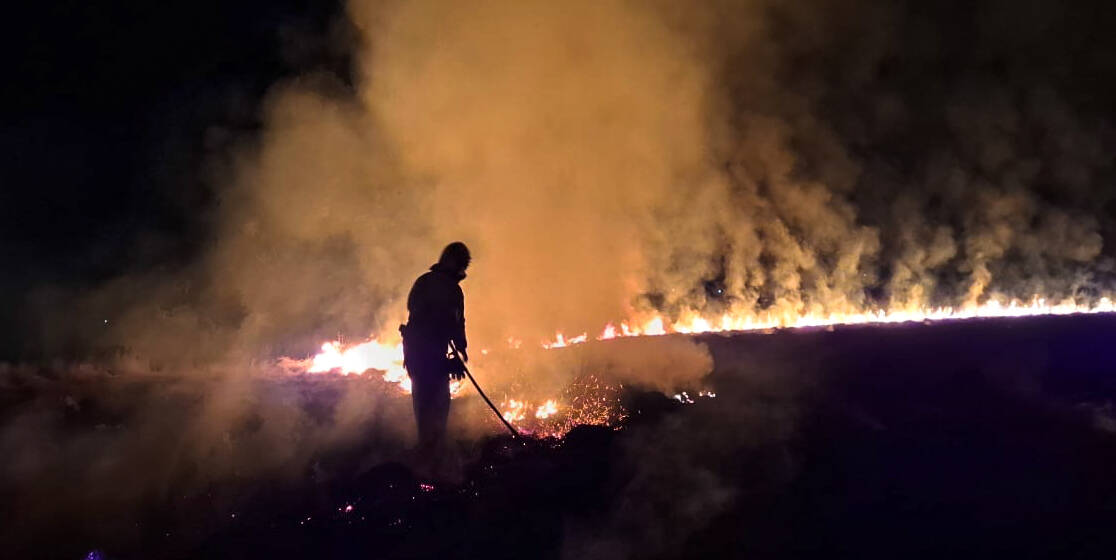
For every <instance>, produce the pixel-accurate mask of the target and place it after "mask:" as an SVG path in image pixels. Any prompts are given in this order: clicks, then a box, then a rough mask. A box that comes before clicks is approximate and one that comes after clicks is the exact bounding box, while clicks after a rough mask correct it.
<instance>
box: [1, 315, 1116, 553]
mask: <svg viewBox="0 0 1116 560" xmlns="http://www.w3.org/2000/svg"><path fill="white" fill-rule="evenodd" d="M701 338H702V340H704V341H706V342H707V343H708V345H709V348H710V350H711V352H712V354H713V356H714V358H715V361H716V363H717V367H716V371H715V373H714V374H713V376H712V379H711V380H710V382H711V385H712V386H713V387H715V389H716V391H717V397H716V398H714V399H702V398H698V399H695V400H696V402H695V403H694V404H690V405H683V404H680V403H678V402H676V401H674V400H672V399H668V398H666V397H664V396H662V395H660V394H658V393H652V392H640V391H637V390H629V391H628V392H627V393H626V394H625V402H626V405H627V408H628V409H629V411H630V412H631V413H632V414H631V416H630V418H629V419H628V421H627V423H626V425H625V426H623V427H622V429H619V430H613V429H610V428H603V427H582V428H578V429H575V430H574V431H573V432H571V433H570V434H569V435H568V436H567V437H566V438H565V439H564V440H562V441H555V440H550V441H526V442H517V441H513V440H511V439H509V438H506V437H500V438H494V439H490V440H488V441H485V442H482V443H481V444H480V445H481V448H480V449H476V450H474V451H473V454H472V456H474V457H479V459H477V460H475V461H474V462H472V463H471V464H469V465H468V466H467V467H466V469H465V477H464V481H463V482H461V483H460V484H452V483H447V484H441V483H439V484H436V485H435V486H434V487H433V488H432V489H424V488H421V487H420V486H419V482H418V481H417V480H416V478H415V476H414V475H413V474H412V472H411V471H410V470H409V469H408V468H406V467H404V466H403V465H401V464H398V463H389V464H380V465H378V466H374V467H372V468H371V469H370V470H364V471H363V472H361V470H362V469H361V468H359V467H358V466H357V463H358V462H359V460H358V459H357V458H358V457H360V456H361V450H359V449H353V450H349V451H346V452H345V453H343V454H340V455H335V456H330V457H322V458H321V459H320V461H318V463H317V464H316V466H315V470H316V471H323V470H324V471H328V472H330V473H332V475H331V476H329V477H325V481H323V482H315V480H322V477H321V476H320V472H318V473H314V472H308V473H307V474H306V476H305V477H304V478H303V479H301V480H300V481H296V482H290V481H287V482H274V483H266V482H258V481H256V482H251V483H249V482H247V481H243V482H240V483H229V484H227V485H225V486H222V487H220V488H218V487H214V488H213V489H212V491H211V492H210V496H212V495H214V494H221V495H230V494H240V495H244V496H252V498H251V499H250V500H247V501H245V500H241V501H240V502H239V504H238V506H237V508H236V511H227V510H226V509H224V506H221V507H218V506H215V505H214V504H216V503H218V500H207V499H206V498H205V496H204V495H202V496H198V497H195V498H191V499H190V500H179V501H171V502H170V503H163V504H161V505H156V506H152V507H151V509H150V511H146V512H143V513H142V514H140V516H139V517H140V518H141V519H143V524H142V526H140V524H138V523H137V527H139V528H138V529H137V532H138V534H139V535H140V537H139V538H137V539H131V540H129V541H127V542H120V541H121V539H112V538H106V537H105V536H104V535H97V534H95V533H93V532H90V531H87V530H84V529H83V528H82V527H80V526H75V527H69V526H67V527H57V528H55V530H54V532H53V533H54V534H49V535H47V534H44V535H36V538H35V539H34V545H33V547H32V548H31V549H30V550H11V549H9V552H13V553H15V554H14V555H9V554H4V556H5V557H10V558H16V557H20V558H22V557H61V558H75V559H76V558H81V557H84V556H85V555H86V554H87V553H89V552H90V551H92V550H97V551H98V553H100V554H103V557H104V558H158V557H168V558H265V557H266V558H362V557H368V558H383V557H393V558H394V557H399V558H511V557H515V558H531V559H545V558H558V557H562V556H567V557H586V556H596V557H602V558H617V557H622V556H625V555H627V556H639V557H679V558H682V557H687V558H710V557H749V558H812V557H818V558H833V557H854V558H896V557H901V558H906V557H1011V558H1035V557H1057V558H1111V557H1112V555H1113V551H1114V550H1116V531H1114V530H1113V529H1114V527H1116V476H1114V473H1116V410H1114V408H1113V402H1114V401H1116V351H1113V349H1112V346H1111V344H1112V341H1113V340H1116V317H1111V316H1091V317H1063V318H1038V319H1012V320H983V321H973V322H965V323H954V324H936V325H928V326H923V325H895V326H884V327H867V326H865V327H842V328H837V329H836V330H834V331H826V330H813V331H797V332H791V331H784V332H777V333H774V334H768V335H764V334H743V335H734V336H718V335H709V336H703V337H701ZM222 503H229V502H228V501H225V502H222ZM350 504H351V505H353V510H352V511H351V512H347V513H346V512H345V511H343V509H342V508H343V507H344V506H345V505H350ZM89 515H90V516H96V515H97V512H96V511H90V512H89ZM114 541H115V542H114Z"/></svg>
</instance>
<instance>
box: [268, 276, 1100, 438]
mask: <svg viewBox="0 0 1116 560" xmlns="http://www.w3.org/2000/svg"><path fill="white" fill-rule="evenodd" d="M1112 312H1116V304H1113V302H1112V301H1111V300H1110V299H1109V298H1101V299H1100V300H1098V301H1097V303H1096V304H1093V305H1083V304H1078V303H1075V302H1074V301H1072V300H1066V301H1062V302H1058V303H1048V302H1047V301H1046V299H1044V298H1042V297H1035V298H1032V299H1031V300H1030V301H1029V302H1024V301H1021V300H1011V301H1008V302H1006V303H1005V302H1002V301H998V300H990V301H988V302H986V303H984V304H981V305H968V306H963V307H960V308H953V307H939V308H916V309H895V310H890V309H889V310H883V309H878V310H867V311H850V312H843V313H827V314H822V313H807V314H789V313H766V314H765V313H725V314H722V315H721V316H719V317H708V316H704V315H701V314H699V313H697V312H691V313H686V314H683V315H682V316H681V317H679V318H678V319H677V320H674V321H671V320H668V319H667V318H665V317H663V316H662V315H658V314H654V315H650V316H647V317H646V318H644V319H643V320H628V321H622V322H620V323H619V326H618V327H617V326H616V325H614V324H612V323H609V324H607V325H605V327H604V329H603V330H602V331H601V334H600V335H599V336H597V337H595V338H596V340H610V339H613V338H620V337H633V336H658V335H664V334H669V333H680V334H700V333H711V332H747V331H767V330H770V329H775V328H791V329H794V328H803V327H828V326H836V325H861V324H885V323H904V322H929V321H952V320H964V319H977V318H996V317H1025V316H1039V315H1072V314H1092V313H1112ZM588 340H589V335H588V333H581V334H579V335H577V336H573V337H567V336H566V335H564V334H563V333H561V332H558V333H556V334H555V337H554V339H553V340H552V341H546V342H542V343H541V346H542V347H543V348H547V349H552V348H563V347H566V346H571V345H574V344H581V343H584V342H587V341H588ZM522 344H523V342H522V341H521V340H519V339H517V338H514V337H509V338H508V339H507V346H508V347H509V348H513V349H518V348H520V347H521V346H522ZM482 354H487V351H482ZM281 362H282V363H283V365H284V366H286V367H288V368H290V369H295V370H299V371H305V372H307V373H325V372H337V373H339V374H341V375H349V374H357V375H359V374H363V373H365V372H367V371H368V370H377V371H382V372H383V378H384V380H386V381H389V382H392V383H398V384H399V388H400V389H401V390H402V391H403V392H404V393H410V392H411V379H410V378H409V377H408V376H407V372H406V370H405V369H404V368H403V345H402V342H401V341H399V340H391V341H381V340H379V339H377V338H376V337H371V338H369V339H368V340H367V341H365V342H362V343H359V344H355V345H352V346H348V347H345V346H343V345H342V344H341V343H340V342H337V341H335V342H326V343H324V344H322V351H321V352H319V353H318V354H316V355H315V356H313V357H312V358H310V359H308V360H302V361H299V360H291V359H288V358H284V359H283V360H281ZM464 385H465V384H464V383H462V382H460V381H453V382H451V384H450V392H451V394H452V395H454V396H457V395H458V394H459V393H460V392H461V390H462V389H463V388H464ZM699 396H702V397H714V396H715V395H714V394H713V393H707V392H704V391H703V392H702V393H699ZM675 398H678V399H680V400H681V399H685V400H690V399H689V397H688V396H686V394H685V393H681V394H680V395H677V396H676V397H675ZM691 402H692V401H691ZM602 406H603V407H604V408H603V409H602V408H601V407H602ZM532 408H533V407H532V405H531V404H530V403H529V402H528V401H527V400H524V399H522V398H518V399H509V400H507V401H506V402H504V403H503V416H504V418H505V419H506V420H508V421H509V422H511V423H513V424H515V423H522V422H528V421H554V422H558V424H556V426H555V427H551V428H550V429H545V430H543V431H542V433H545V434H546V435H556V436H561V435H563V434H564V433H565V432H566V431H568V430H569V428H571V427H572V426H573V425H575V424H576V423H601V422H602V421H603V420H602V419H608V418H612V417H614V416H615V414H614V410H613V409H614V408H615V403H612V402H609V403H605V404H603V405H602V404H601V403H594V405H593V410H592V411H589V412H586V411H580V410H575V408H576V407H575V408H570V407H569V406H566V405H563V404H560V401H559V400H558V399H548V400H546V401H545V402H543V403H542V404H541V405H538V406H537V407H534V410H535V413H534V415H533V418H534V420H531V419H530V418H529V416H531V415H530V414H529V411H530V410H531V409H532ZM587 410H588V409H587ZM559 416H567V418H566V419H564V420H559V419H558V418H557V417H559Z"/></svg>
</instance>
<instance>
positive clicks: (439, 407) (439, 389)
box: [430, 378, 450, 450]
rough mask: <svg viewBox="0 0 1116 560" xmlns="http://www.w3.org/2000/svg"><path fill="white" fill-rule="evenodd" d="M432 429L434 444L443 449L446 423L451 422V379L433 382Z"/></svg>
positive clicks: (431, 401) (431, 391)
mask: <svg viewBox="0 0 1116 560" xmlns="http://www.w3.org/2000/svg"><path fill="white" fill-rule="evenodd" d="M430 393H431V395H430V424H431V425H430V431H431V438H432V442H433V445H435V448H436V449H439V450H440V449H442V447H444V446H445V442H446V424H447V423H448V422H449V408H450V394H449V379H448V378H444V379H442V380H441V381H439V382H435V383H432V386H431V387H430Z"/></svg>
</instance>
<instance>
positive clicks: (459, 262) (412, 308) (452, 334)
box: [399, 241, 470, 463]
mask: <svg viewBox="0 0 1116 560" xmlns="http://www.w3.org/2000/svg"><path fill="white" fill-rule="evenodd" d="M469 261H470V256H469V249H468V248H467V247H465V244H464V243H461V242H460V241H456V242H453V243H450V244H449V245H446V248H445V249H443V250H442V257H441V258H439V259H438V262H437V264H435V265H434V266H431V267H430V271H429V272H427V273H425V274H423V275H422V276H419V277H418V280H415V285H414V286H413V287H412V288H411V293H410V295H409V296H407V311H408V312H409V313H410V318H409V319H408V320H407V324H406V325H402V326H400V327H399V330H400V332H402V333H403V365H404V367H405V368H407V373H408V374H409V375H410V377H411V398H412V402H413V404H414V409H415V421H416V423H417V424H418V439H419V452H420V453H421V454H422V455H423V458H424V459H426V460H428V461H431V462H432V463H436V462H437V461H438V460H439V459H440V455H441V451H442V446H443V443H444V440H445V435H446V420H447V419H448V417H449V405H450V394H449V380H450V378H451V377H453V378H454V379H461V378H462V377H464V373H463V372H462V369H461V365H460V363H458V361H457V359H456V358H451V357H450V354H449V352H450V351H449V343H450V341H453V344H454V346H455V347H456V348H457V350H458V353H459V355H460V357H461V360H462V361H468V359H469V355H468V354H466V351H465V348H466V346H468V342H467V341H466V340H465V295H464V294H463V293H462V292H461V286H459V285H458V283H460V282H461V281H462V280H464V279H465V269H466V268H468V267H469Z"/></svg>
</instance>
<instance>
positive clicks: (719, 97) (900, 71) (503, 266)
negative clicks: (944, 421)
mask: <svg viewBox="0 0 1116 560" xmlns="http://www.w3.org/2000/svg"><path fill="white" fill-rule="evenodd" d="M1040 4H1041V3H1040ZM986 8H987V9H986V11H983V12H980V13H979V15H978V16H974V18H972V20H971V21H970V20H966V22H965V24H964V25H959V26H954V27H958V29H956V30H951V31H950V32H951V33H954V34H955V35H958V36H957V37H953V36H949V37H941V36H940V35H941V32H943V31H942V30H943V29H945V28H946V27H948V26H946V24H947V23H949V22H950V21H952V19H951V18H952V17H953V16H951V12H950V11H949V10H948V9H945V8H942V9H940V10H938V9H930V8H926V9H923V10H921V11H920V10H919V9H915V8H904V7H902V6H898V5H891V4H886V3H883V4H881V3H876V2H869V1H862V2H857V3H855V4H854V5H852V6H849V5H845V4H841V5H837V3H833V2H826V1H817V2H810V3H807V4H796V5H795V6H783V5H781V4H778V3H773V2H765V1H761V0H748V1H730V0H723V1H714V0H708V1H705V2H700V3H690V4H687V5H686V6H684V7H683V6H677V5H674V4H673V3H647V4H645V3H632V2H625V1H619V0H617V1H609V2H572V3H569V2H566V3H561V4H560V5H556V4H553V3H549V2H514V3H509V2H498V1H489V2H479V3H471V4H470V5H468V6H461V5H458V4H456V3H449V2H437V1H426V2H406V3H404V2H373V1H354V2H352V3H351V4H350V5H349V10H348V13H347V17H348V18H349V20H350V21H351V24H352V27H353V28H355V29H356V31H355V32H353V33H352V34H351V35H353V36H355V37H356V38H355V39H352V40H353V41H354V43H353V44H352V45H351V49H352V50H353V52H354V58H353V60H354V70H353V72H354V76H353V77H352V78H351V80H349V81H345V80H342V79H338V78H335V77H331V76H330V75H329V74H328V73H320V74H313V75H307V76H303V77H300V78H297V79H294V80H290V81H287V82H284V83H281V84H277V85H276V86H275V87H274V88H273V89H272V91H271V93H270V94H269V96H268V99H267V101H266V103H265V104H264V106H263V108H262V120H263V122H264V123H265V127H264V129H263V131H262V132H261V133H260V134H259V135H258V136H257V137H256V138H255V139H254V140H253V141H251V142H246V143H243V144H242V148H241V149H240V150H238V151H236V152H235V153H233V154H231V155H230V154H225V156H224V159H223V160H222V161H223V163H222V165H221V166H217V169H218V170H224V171H220V173H222V174H223V176H224V177H225V178H226V180H225V183H226V185H227V186H226V187H225V188H224V189H223V190H222V202H221V210H220V217H219V219H218V220H217V221H218V224H219V225H218V227H217V229H216V230H215V232H214V234H213V242H212V248H211V250H210V251H209V252H208V253H207V255H206V256H205V258H204V259H203V260H202V262H200V263H198V266H196V267H194V268H193V269H192V270H191V271H188V272H186V273H183V272H182V271H171V272H160V273H151V274H148V275H146V276H144V277H141V278H136V277H134V276H132V277H128V278H126V279H122V280H118V281H115V282H113V283H110V284H109V285H107V286H106V287H105V288H104V289H103V290H101V291H100V292H99V295H98V296H97V297H96V298H82V300H81V301H79V302H78V303H77V304H75V305H73V306H67V307H76V308H79V311H78V313H79V315H83V316H85V315H91V316H100V314H104V315H105V316H111V317H112V318H113V322H112V323H111V324H110V326H109V328H108V332H107V333H106V334H104V335H102V336H101V343H102V344H108V345H110V346H114V347H117V348H125V349H128V350H131V351H133V352H135V353H137V354H141V355H145V356H160V357H165V356H170V357H171V358H168V359H173V360H176V361H181V360H182V359H201V358H200V356H203V355H204V356H206V357H207V358H205V359H209V358H208V357H214V356H226V355H229V354H230V353H232V354H236V355H241V356H249V357H254V356H260V355H272V356H274V355H276V354H284V353H286V354H295V355H297V354H305V353H307V352H310V351H313V348H314V346H315V344H317V343H318V342H319V341H321V340H325V339H330V338H334V337H336V336H337V335H338V334H341V335H344V336H347V337H349V338H361V337H364V336H367V335H368V334H369V333H379V334H383V333H390V332H393V330H394V326H395V324H397V323H398V322H400V321H401V320H402V319H404V310H403V305H402V302H403V298H404V296H405V295H406V290H407V289H408V288H409V285H410V282H411V281H412V280H413V278H414V277H416V276H417V275H418V274H420V273H421V272H423V271H424V270H425V267H426V266H428V265H429V264H430V263H431V262H432V261H433V260H434V259H435V257H436V255H437V253H438V251H439V250H440V248H441V247H442V246H443V245H444V244H445V243H447V242H448V241H451V240H455V239H460V240H463V241H465V242H466V243H468V244H469V245H470V246H471V247H472V249H473V253H474V256H475V260H474V266H473V268H472V269H471V271H470V274H471V276H470V278H469V279H468V280H466V281H465V283H464V287H465V291H466V293H467V301H468V310H467V315H468V319H469V332H470V335H471V337H472V339H473V341H474V343H475V344H477V345H482V346H485V347H500V346H503V345H504V341H505V340H506V339H507V338H508V337H515V338H517V339H520V340H525V341H528V342H532V341H536V340H542V339H547V338H549V337H551V336H552V335H553V333H554V332H555V331H556V330H561V331H564V332H567V333H579V332H583V331H588V332H590V333H592V332H598V331H599V329H600V328H601V327H602V326H603V325H604V324H606V323H608V322H615V321H617V320H620V319H624V318H628V317H632V316H635V315H639V314H640V313H642V312H648V311H652V312H661V313H665V314H667V316H668V317H674V316H679V315H681V314H684V313H694V312H696V313H699V314H701V313H718V314H719V313H721V312H724V311H732V312H734V313H739V314H749V313H771V312H773V313H779V314H790V315H794V314H800V313H811V312H814V313H829V312H839V311H854V310H862V309H864V308H866V307H893V308H894V307H900V308H909V307H920V306H927V305H965V304H972V303H978V302H981V301H984V300H986V299H987V298H989V297H1009V298H1010V297H1018V298H1030V297H1031V296H1033V295H1036V294H1037V295H1043V296H1047V297H1048V298H1051V299H1059V300H1060V299H1062V298H1066V297H1072V298H1077V299H1079V300H1089V299H1091V298H1095V297H1097V296H1098V295H1099V294H1102V293H1105V292H1106V286H1107V281H1108V277H1109V275H1110V270H1111V259H1110V252H1111V251H1109V250H1108V249H1107V247H1109V245H1106V244H1105V243H1104V241H1105V238H1106V237H1109V236H1111V232H1112V231H1113V228H1112V220H1111V216H1110V212H1108V208H1109V205H1110V202H1111V194H1110V189H1108V188H1106V187H1107V186H1108V184H1109V182H1110V181H1111V178H1112V166H1111V158H1109V157H1107V154H1110V153H1111V148H1112V144H1113V138H1114V136H1113V134H1112V127H1111V120H1110V118H1108V117H1109V115H1107V113H1105V112H1103V109H1100V108H1099V107H1098V105H1097V104H1095V103H1092V102H1090V100H1089V99H1080V96H1079V95H1076V94H1075V93H1074V92H1073V90H1072V89H1070V85H1072V84H1074V83H1076V82H1074V80H1078V79H1085V78H1084V76H1086V75H1087V74H1088V73H1089V72H1090V71H1091V70H1093V69H1094V68H1093V66H1091V64H1093V65H1095V64H1094V63H1093V62H1091V59H1087V60H1084V61H1081V62H1079V63H1077V65H1076V66H1071V67H1070V70H1066V63H1065V61H1066V59H1067V58H1069V57H1071V56H1072V55H1073V54H1074V52H1073V51H1071V50H1067V49H1072V48H1073V45H1068V46H1063V47H1059V48H1061V49H1062V51H1064V52H1062V51H1059V50H1057V49H1054V50H1053V51H1052V50H1051V49H1053V47H1051V46H1050V44H1049V41H1050V38H1051V37H1053V36H1055V34H1056V33H1057V32H1058V30H1061V29H1064V28H1066V27H1067V26H1071V25H1073V26H1083V25H1086V24H1085V23H1083V22H1082V21H1078V20H1076V19H1072V18H1071V19H1067V20H1065V21H1062V20H1059V19H1058V18H1054V20H1053V22H1052V23H1050V24H1049V26H1045V27H1044V26H1043V25H1040V24H1039V22H1040V21H1041V18H1048V19H1049V18H1050V17H1052V16H1051V14H1049V13H1047V12H1046V11H1044V9H1041V6H1038V7H1035V8H1034V9H1033V10H1032V11H1031V12H1027V11H1017V10H1015V8H1014V7H1008V6H1000V5H998V4H995V3H993V4H989V5H988V6H986ZM1009 16H1010V17H1012V18H1014V19H1018V20H1020V21H1022V22H1024V23H1026V25H1020V26H1018V28H1016V27H1012V26H1008V28H1005V27H1004V26H1003V25H1001V23H1002V18H1005V17H1009ZM1067 17H1069V16H1067ZM1063 19H1065V18H1063ZM943 26H945V27H943ZM1086 29H1091V28H1088V27H1087V26H1086ZM1086 34H1087V33H1086ZM968 37H971V38H973V40H974V41H975V43H973V44H972V45H967V44H966V43H965V42H964V41H963V39H965V38H968ZM1032 55H1033V56H1032ZM1028 56H1032V60H1031V61H1030V63H1028V61H1027V58H1026V57H1028ZM137 296H142V297H137ZM91 301H96V302H97V303H96V304H94V303H90V302H91ZM82 309H84V310H82ZM45 322H46V323H47V324H54V323H55V322H54V321H49V320H47V321H45ZM57 322H63V321H57ZM43 337H44V338H47V339H50V338H52V337H53V338H59V337H58V336H57V334H52V335H48V334H44V335H43ZM183 340H189V341H192V342H193V343H192V344H189V345H183V344H182V341H183ZM184 348H188V351H183V349H184Z"/></svg>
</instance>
